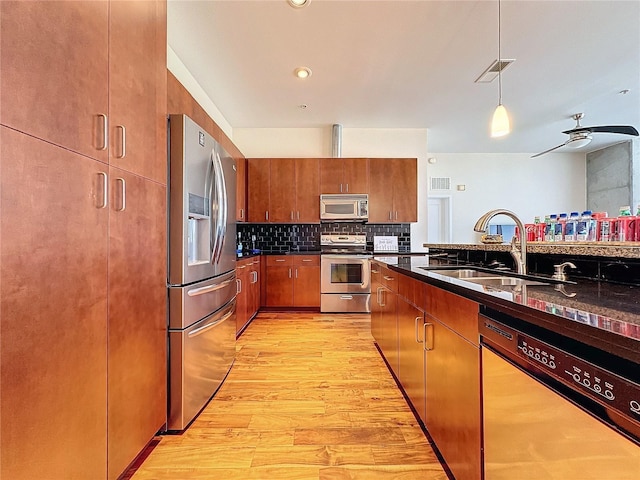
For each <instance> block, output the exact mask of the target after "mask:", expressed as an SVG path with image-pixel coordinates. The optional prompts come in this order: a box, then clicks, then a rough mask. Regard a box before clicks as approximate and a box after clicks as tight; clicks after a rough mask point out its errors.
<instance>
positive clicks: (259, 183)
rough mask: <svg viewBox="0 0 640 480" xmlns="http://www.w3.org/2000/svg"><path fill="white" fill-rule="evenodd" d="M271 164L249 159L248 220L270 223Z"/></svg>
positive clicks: (262, 160)
mask: <svg viewBox="0 0 640 480" xmlns="http://www.w3.org/2000/svg"><path fill="white" fill-rule="evenodd" d="M270 182H271V175H270V162H269V161H268V160H266V159H263V158H249V159H247V219H248V220H249V221H250V222H268V221H269V190H270V185H271V183H270Z"/></svg>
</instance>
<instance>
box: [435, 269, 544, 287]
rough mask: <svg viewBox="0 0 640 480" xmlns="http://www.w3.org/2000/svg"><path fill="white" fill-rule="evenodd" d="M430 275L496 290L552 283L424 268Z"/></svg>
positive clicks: (463, 271)
mask: <svg viewBox="0 0 640 480" xmlns="http://www.w3.org/2000/svg"><path fill="white" fill-rule="evenodd" d="M424 270H427V271H429V272H432V273H437V274H438V275H443V276H445V277H450V278H457V279H459V280H462V281H464V282H469V283H474V284H476V285H484V286H487V287H493V288H496V289H504V290H511V288H512V287H517V286H522V285H551V283H552V282H547V281H544V280H546V279H539V278H521V277H512V276H508V275H498V274H496V273H493V272H486V271H483V270H476V269H471V268H451V267H445V268H442V269H439V268H424Z"/></svg>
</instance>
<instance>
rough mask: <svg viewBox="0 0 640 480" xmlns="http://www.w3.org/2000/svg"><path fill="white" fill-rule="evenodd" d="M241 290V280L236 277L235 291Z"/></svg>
mask: <svg viewBox="0 0 640 480" xmlns="http://www.w3.org/2000/svg"><path fill="white" fill-rule="evenodd" d="M240 292H242V280H240V279H239V278H236V293H240Z"/></svg>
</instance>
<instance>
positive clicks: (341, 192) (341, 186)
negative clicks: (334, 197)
mask: <svg viewBox="0 0 640 480" xmlns="http://www.w3.org/2000/svg"><path fill="white" fill-rule="evenodd" d="M340 193H342V184H340Z"/></svg>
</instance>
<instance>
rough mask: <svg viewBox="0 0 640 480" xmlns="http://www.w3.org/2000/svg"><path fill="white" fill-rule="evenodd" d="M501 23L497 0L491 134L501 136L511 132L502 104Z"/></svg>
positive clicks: (507, 116)
mask: <svg viewBox="0 0 640 480" xmlns="http://www.w3.org/2000/svg"><path fill="white" fill-rule="evenodd" d="M501 23H502V11H501V2H500V0H498V91H499V97H498V106H497V107H496V109H495V111H494V112H493V118H492V120H491V136H492V137H503V136H505V135H507V134H509V133H510V132H511V126H510V125H509V115H508V114H507V109H506V108H504V105H502V48H501V47H502V45H501V36H502V31H501Z"/></svg>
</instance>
